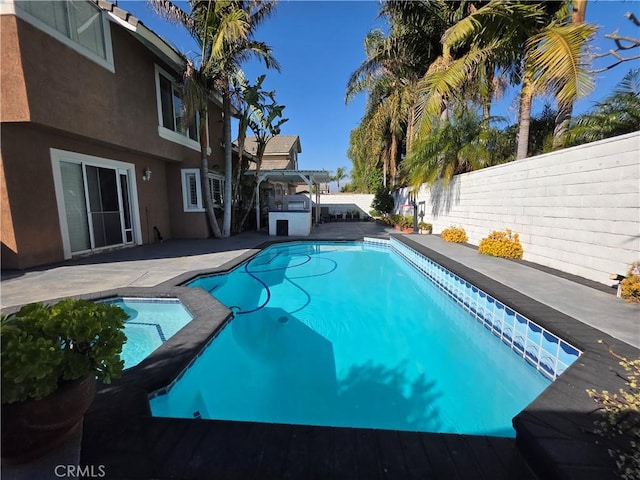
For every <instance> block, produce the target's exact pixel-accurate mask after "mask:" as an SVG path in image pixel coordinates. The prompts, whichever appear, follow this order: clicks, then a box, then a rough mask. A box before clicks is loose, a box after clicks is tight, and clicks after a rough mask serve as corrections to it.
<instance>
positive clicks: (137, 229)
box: [49, 148, 142, 259]
mask: <svg viewBox="0 0 640 480" xmlns="http://www.w3.org/2000/svg"><path fill="white" fill-rule="evenodd" d="M49 154H50V156H51V167H52V170H53V186H54V190H55V194H56V203H57V206H58V220H59V222H60V233H61V235H62V249H63V252H64V258H65V259H70V258H72V257H73V254H79V253H81V252H73V253H72V252H71V241H70V240H69V226H68V225H67V212H66V207H65V203H64V188H63V186H62V175H61V173H60V162H61V161H63V162H70V163H84V164H86V165H92V166H96V167H107V168H113V169H120V170H127V172H128V176H129V178H130V179H131V181H130V184H129V188H130V189H131V192H130V193H131V198H129V203H130V207H131V228H132V230H133V243H134V244H136V245H142V233H141V232H142V226H141V223H140V207H139V205H138V190H137V187H136V181H135V178H136V166H135V165H134V164H133V163H125V162H120V161H118V160H111V159H108V158H101V157H94V156H92V155H85V154H83V153H76V152H69V151H66V150H59V149H57V148H50V149H49ZM123 245H124V244H123ZM110 248H113V246H107V247H100V248H96V249H93V250H91V251H94V252H98V251H100V250H108V249H110Z"/></svg>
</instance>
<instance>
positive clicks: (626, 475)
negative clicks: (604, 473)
mask: <svg viewBox="0 0 640 480" xmlns="http://www.w3.org/2000/svg"><path fill="white" fill-rule="evenodd" d="M601 343H602V341H601ZM609 353H611V355H613V356H614V357H616V358H617V359H618V360H620V365H621V366H622V368H624V370H625V372H626V375H627V378H626V382H627V385H628V386H629V387H628V389H627V390H623V389H620V391H619V392H618V393H609V392H608V391H606V390H603V391H602V392H596V391H595V390H594V389H587V394H588V395H589V397H591V398H592V399H593V400H594V401H595V402H596V403H597V404H598V405H599V407H600V410H601V412H602V413H603V417H602V418H601V419H599V420H596V421H595V424H594V425H595V432H596V433H598V434H600V435H602V436H605V437H610V438H616V443H615V444H616V448H612V449H609V455H610V456H611V457H612V458H614V459H615V461H616V467H617V468H618V473H619V474H620V478H623V479H624V480H639V479H640V359H637V360H629V359H627V358H625V357H622V356H620V355H618V354H616V353H614V352H613V351H612V350H611V349H609Z"/></svg>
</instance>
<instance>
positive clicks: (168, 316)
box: [105, 298, 192, 368]
mask: <svg viewBox="0 0 640 480" xmlns="http://www.w3.org/2000/svg"><path fill="white" fill-rule="evenodd" d="M105 303H110V304H113V305H117V306H119V307H120V308H122V309H123V310H124V311H125V313H126V314H127V315H128V316H129V318H128V319H127V321H126V323H125V325H124V333H125V334H126V335H127V341H126V343H125V344H124V347H123V348H122V354H121V358H122V359H123V360H124V368H131V367H134V366H136V365H138V364H139V363H140V362H141V361H142V360H144V359H145V358H147V357H148V356H149V355H150V354H151V353H152V352H153V351H154V350H156V349H157V348H158V347H160V346H161V345H162V344H163V343H164V342H166V341H167V340H168V339H169V338H171V337H172V336H173V335H174V334H175V333H176V332H177V331H178V330H180V329H181V328H182V327H184V326H185V325H186V324H187V323H189V322H190V321H191V320H192V317H191V314H190V313H189V312H188V311H187V309H186V308H184V306H183V305H182V303H181V302H180V301H179V300H177V299H164V298H162V299H150V298H117V299H113V300H108V301H107V302H105Z"/></svg>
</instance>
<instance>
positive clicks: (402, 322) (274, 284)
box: [150, 243, 550, 436]
mask: <svg viewBox="0 0 640 480" xmlns="http://www.w3.org/2000/svg"><path fill="white" fill-rule="evenodd" d="M190 286H193V287H201V288H204V289H205V290H207V291H210V292H211V293H212V294H213V295H214V296H215V297H216V298H218V299H219V300H220V301H221V302H222V303H224V304H226V305H227V306H229V307H230V308H231V309H232V310H233V311H234V312H236V313H235V318H234V319H233V320H232V321H231V322H230V323H229V324H228V325H227V326H226V327H225V328H224V329H223V330H222V331H221V332H220V334H219V335H218V336H217V337H216V338H215V339H214V341H213V342H212V343H211V344H210V345H209V346H208V347H207V348H206V349H205V350H204V351H203V352H202V354H201V355H200V356H199V357H198V358H197V360H196V361H195V362H194V363H193V364H192V366H191V367H190V368H188V369H187V370H186V371H185V372H184V374H183V375H182V376H181V377H180V378H179V379H178V380H177V381H176V382H175V383H174V384H173V385H172V386H171V387H170V388H169V389H168V392H166V393H165V392H163V393H161V394H158V395H154V396H152V397H151V398H150V406H151V410H152V413H153V415H155V416H165V417H181V418H194V417H195V418H208V419H223V420H244V421H258V422H273V423H292V424H306V425H326V426H349V427H368V428H384V429H396V430H412V431H427V432H449V433H466V434H482V435H497V436H514V434H515V432H514V430H513V428H512V426H511V419H512V417H514V416H515V415H516V414H517V413H518V412H519V411H521V410H522V409H523V408H524V407H525V406H526V405H527V404H528V403H529V402H531V401H532V400H533V399H534V398H535V397H536V396H537V395H538V394H539V393H540V392H542V390H544V389H545V388H546V387H547V386H548V385H549V383H550V380H548V379H547V378H545V377H544V376H543V375H541V374H540V372H538V371H537V370H536V369H535V368H534V367H532V366H531V365H530V364H529V363H527V361H525V360H524V359H523V358H522V357H520V358H518V356H517V355H515V354H514V351H512V349H511V348H509V347H507V346H506V345H505V344H504V342H503V341H501V339H500V338H498V337H496V335H492V334H491V333H490V332H489V331H488V330H487V328H486V327H485V326H483V324H482V323H480V322H477V321H476V320H475V319H474V317H472V316H471V315H470V314H469V313H468V312H466V311H465V310H463V309H462V308H461V307H460V306H458V304H457V303H456V302H455V301H454V300H452V299H451V297H449V296H447V295H445V294H444V293H443V292H442V290H441V289H439V288H438V287H437V286H436V285H435V284H434V283H433V282H431V281H429V280H427V279H426V277H425V276H424V275H423V274H421V273H420V272H419V271H418V270H417V269H416V268H415V267H413V266H411V265H410V264H409V263H407V261H406V260H404V259H403V258H402V257H400V256H399V255H398V254H396V253H394V252H393V251H392V250H391V249H389V248H384V247H377V246H369V245H365V244H363V243H316V244H308V243H292V244H285V245H278V246H274V247H270V248H268V249H266V250H265V251H263V252H261V253H260V254H259V255H257V256H256V257H254V258H253V259H251V260H250V261H249V262H248V263H245V264H243V265H241V266H240V267H238V268H236V269H235V270H233V271H232V272H230V273H228V274H225V275H216V276H210V277H203V278H199V279H197V280H195V281H194V282H192V283H191V284H190Z"/></svg>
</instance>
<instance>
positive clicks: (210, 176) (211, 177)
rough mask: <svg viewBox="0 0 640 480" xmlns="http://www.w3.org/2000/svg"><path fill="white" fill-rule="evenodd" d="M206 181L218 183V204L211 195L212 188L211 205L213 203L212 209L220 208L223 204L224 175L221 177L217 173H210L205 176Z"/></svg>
mask: <svg viewBox="0 0 640 480" xmlns="http://www.w3.org/2000/svg"><path fill="white" fill-rule="evenodd" d="M207 180H214V181H215V180H217V181H218V182H220V202H217V201H216V198H215V196H214V195H213V188H212V189H211V196H212V198H211V201H212V202H211V203H213V206H214V208H222V205H223V204H224V175H221V174H219V173H212V172H209V173H208V174H207Z"/></svg>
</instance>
